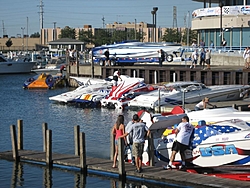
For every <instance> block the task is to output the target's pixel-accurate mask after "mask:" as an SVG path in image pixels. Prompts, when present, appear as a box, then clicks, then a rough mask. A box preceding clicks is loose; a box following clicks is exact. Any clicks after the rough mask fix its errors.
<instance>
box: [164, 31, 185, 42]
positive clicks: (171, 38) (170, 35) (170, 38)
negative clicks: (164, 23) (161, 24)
mask: <svg viewBox="0 0 250 188" xmlns="http://www.w3.org/2000/svg"><path fill="white" fill-rule="evenodd" d="M162 40H163V41H166V42H177V43H180V42H181V32H179V31H178V29H177V28H167V29H166V31H165V33H164V35H163V37H162Z"/></svg>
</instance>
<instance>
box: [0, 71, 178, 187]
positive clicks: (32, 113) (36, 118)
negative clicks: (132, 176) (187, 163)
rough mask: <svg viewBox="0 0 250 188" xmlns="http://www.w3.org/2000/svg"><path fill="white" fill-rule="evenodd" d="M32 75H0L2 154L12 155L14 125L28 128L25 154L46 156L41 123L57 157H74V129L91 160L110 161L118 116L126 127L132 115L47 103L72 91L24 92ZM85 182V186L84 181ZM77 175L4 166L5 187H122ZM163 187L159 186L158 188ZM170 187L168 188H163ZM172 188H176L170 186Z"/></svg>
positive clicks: (1, 183)
mask: <svg viewBox="0 0 250 188" xmlns="http://www.w3.org/2000/svg"><path fill="white" fill-rule="evenodd" d="M31 76H32V75H29V74H23V75H0V92H1V94H0V96H1V100H0V101H1V102H0V127H1V131H0V151H6V150H11V137H10V125H17V120H18V119H22V120H23V124H24V128H23V129H24V130H23V136H24V149H29V150H39V151H42V149H43V148H42V123H44V122H46V123H48V128H49V129H51V130H52V140H53V146H52V148H53V152H58V153H68V154H74V140H73V133H74V126H75V125H80V130H81V131H82V132H85V136H86V149H87V156H89V157H99V158H109V152H110V151H109V148H110V147H109V146H110V142H109V138H110V137H109V133H110V129H111V128H112V125H113V124H114V122H115V120H116V117H117V115H118V114H121V113H123V115H124V116H125V119H126V122H127V121H129V120H130V119H131V118H132V115H133V114H134V113H135V112H133V111H125V112H121V111H115V110H108V109H81V108H75V107H74V106H68V105H60V104H55V103H53V102H52V101H50V100H49V99H48V98H49V97H50V96H54V95H57V94H60V93H63V92H66V91H68V88H62V89H55V90H24V89H23V88H22V85H23V82H24V81H25V80H26V79H27V78H29V77H31ZM85 178H86V180H84V179H85ZM85 178H84V177H82V176H81V175H80V173H79V172H78V171H74V170H72V169H71V170H67V169H64V170H60V169H53V170H52V171H49V170H48V169H47V168H45V167H44V166H41V165H36V164H32V165H31V164H28V163H20V164H18V165H16V164H15V163H13V162H9V161H6V160H0V187H14V188H15V187H24V188H30V187H103V188H104V187H117V186H118V184H119V182H116V183H115V181H114V180H112V178H109V177H106V178H104V177H98V176H93V175H88V176H87V177H85ZM125 186H126V187H153V185H151V186H150V185H143V184H142V183H139V185H133V186H132V185H125ZM119 187H120V186H119ZM157 187H159V185H158V186H157ZM164 187H166V185H164ZM167 187H176V185H172V186H171V185H169V186H167ZM177 187H179V186H177Z"/></svg>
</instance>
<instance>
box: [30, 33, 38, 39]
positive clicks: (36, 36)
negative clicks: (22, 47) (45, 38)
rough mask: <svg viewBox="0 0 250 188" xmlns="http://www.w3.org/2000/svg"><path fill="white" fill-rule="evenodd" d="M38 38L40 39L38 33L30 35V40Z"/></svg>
mask: <svg viewBox="0 0 250 188" xmlns="http://www.w3.org/2000/svg"><path fill="white" fill-rule="evenodd" d="M39 37H40V34H39V32H36V33H33V34H31V35H30V38H39Z"/></svg>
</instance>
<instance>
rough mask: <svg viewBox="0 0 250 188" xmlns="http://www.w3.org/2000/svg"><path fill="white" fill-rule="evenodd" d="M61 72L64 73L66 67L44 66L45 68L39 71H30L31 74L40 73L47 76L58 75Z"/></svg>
mask: <svg viewBox="0 0 250 188" xmlns="http://www.w3.org/2000/svg"><path fill="white" fill-rule="evenodd" d="M61 69H62V71H64V72H65V71H66V66H65V64H59V65H48V64H47V65H46V66H45V68H39V69H32V70H31V72H34V73H36V74H41V73H47V74H52V75H55V74H58V73H61Z"/></svg>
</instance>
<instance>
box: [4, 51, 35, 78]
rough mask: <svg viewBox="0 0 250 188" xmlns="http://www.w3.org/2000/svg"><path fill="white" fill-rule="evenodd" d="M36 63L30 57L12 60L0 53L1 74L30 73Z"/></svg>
mask: <svg viewBox="0 0 250 188" xmlns="http://www.w3.org/2000/svg"><path fill="white" fill-rule="evenodd" d="M35 64H36V62H33V61H31V59H28V58H17V59H15V60H11V59H7V58H6V57H4V56H3V55H2V54H0V74H15V73H30V72H31V69H32V68H33V67H34V66H35Z"/></svg>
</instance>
